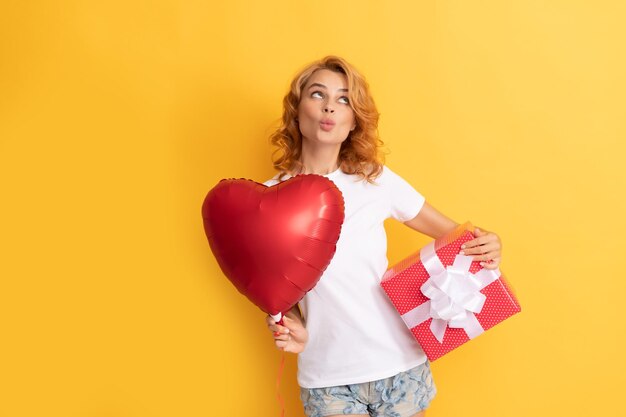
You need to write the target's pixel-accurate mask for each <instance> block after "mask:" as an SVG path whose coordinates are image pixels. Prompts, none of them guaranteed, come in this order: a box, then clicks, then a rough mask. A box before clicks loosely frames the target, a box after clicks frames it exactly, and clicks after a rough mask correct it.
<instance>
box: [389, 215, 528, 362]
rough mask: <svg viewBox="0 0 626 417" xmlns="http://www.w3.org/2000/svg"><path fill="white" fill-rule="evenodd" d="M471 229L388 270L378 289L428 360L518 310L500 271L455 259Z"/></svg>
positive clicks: (463, 228) (466, 259)
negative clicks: (380, 289) (396, 312)
mask: <svg viewBox="0 0 626 417" xmlns="http://www.w3.org/2000/svg"><path fill="white" fill-rule="evenodd" d="M473 230H474V226H473V225H472V224H471V223H470V222H467V223H465V224H462V225H459V227H457V228H456V229H455V230H454V231H452V232H450V233H449V234H447V235H445V236H442V237H440V238H439V239H437V240H435V241H434V242H431V243H430V244H428V245H427V246H425V247H424V248H422V249H421V250H420V251H418V252H416V253H414V254H412V255H410V256H408V257H407V258H405V259H403V260H401V261H400V262H398V263H396V264H395V265H393V266H392V267H390V268H389V269H388V270H387V272H386V273H385V275H384V276H383V279H382V281H381V284H380V285H381V287H382V288H383V290H384V291H385V293H386V294H387V296H388V297H389V299H390V300H391V302H392V303H393V305H394V307H395V308H396V310H398V313H400V315H401V316H402V319H403V320H404V322H405V323H406V324H407V327H408V328H409V329H410V330H411V333H413V336H414V337H415V339H417V341H418V342H419V344H420V345H421V347H422V349H423V350H424V352H425V353H426V356H427V357H428V359H429V360H430V361H434V360H435V359H437V358H439V357H441V356H443V355H445V354H446V353H448V352H450V351H451V350H453V349H455V348H457V347H459V346H461V345H462V344H464V343H466V342H468V341H469V340H470V339H473V338H475V337H476V336H478V335H480V334H482V333H483V332H484V331H486V330H488V329H490V328H491V327H493V326H495V325H496V324H498V323H500V322H501V321H503V320H505V319H506V318H508V317H511V316H512V315H514V314H516V313H519V312H520V311H521V307H520V305H519V302H518V301H517V299H516V297H515V295H514V293H513V291H512V289H511V287H510V285H509V284H508V283H507V282H506V280H505V279H504V277H503V276H502V274H501V273H500V271H499V269H496V270H489V269H486V268H483V267H482V266H480V263H479V262H478V261H472V260H471V256H469V255H468V256H463V255H460V254H459V252H460V251H461V245H462V244H463V243H465V242H467V241H469V240H472V239H474V238H475V236H474V235H473V233H472V231H473ZM473 256H475V255H473Z"/></svg>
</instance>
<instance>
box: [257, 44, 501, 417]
mask: <svg viewBox="0 0 626 417" xmlns="http://www.w3.org/2000/svg"><path fill="white" fill-rule="evenodd" d="M283 105H284V112H283V118H282V124H281V126H280V128H279V129H278V130H277V131H276V132H275V133H274V134H273V135H272V138H271V139H272V143H273V144H274V145H276V146H277V147H278V151H279V152H281V155H280V156H279V157H278V158H277V159H275V161H274V167H275V168H276V169H277V170H278V171H279V173H278V174H277V175H276V176H275V177H274V178H272V179H270V180H268V181H266V182H265V185H268V186H271V185H274V184H277V183H278V182H280V181H283V180H285V179H287V178H290V177H291V176H295V175H298V174H318V175H323V176H325V177H327V178H329V179H331V180H332V181H333V182H334V183H335V184H336V185H337V187H338V188H339V190H340V191H341V192H342V194H343V197H344V203H345V220H344V223H343V225H342V229H341V235H340V237H339V240H338V242H337V249H336V252H335V255H334V257H333V259H332V261H331V262H330V264H329V265H328V267H327V269H326V270H325V271H324V274H323V275H322V277H321V278H320V281H319V282H318V283H317V285H316V286H315V288H314V289H313V290H311V291H309V292H308V293H307V294H306V296H305V297H304V298H303V299H302V300H301V301H300V303H299V306H300V309H301V310H302V314H301V313H300V311H299V309H298V308H297V306H296V307H294V308H293V309H292V310H291V311H290V312H288V313H287V314H286V316H285V318H284V324H285V326H280V325H277V324H276V323H275V322H274V320H273V319H272V318H271V317H270V316H268V317H267V319H266V321H267V325H268V327H269V329H270V330H271V331H272V332H273V335H274V340H275V344H276V346H277V347H278V348H279V349H282V350H284V351H285V352H293V353H297V354H298V384H299V385H300V387H301V388H300V389H301V399H302V402H303V404H304V410H305V413H306V415H307V416H315V417H322V416H336V415H343V416H345V415H351V416H363V415H366V416H367V415H372V416H377V415H381V416H382V415H384V416H398V417H421V416H424V410H425V409H426V408H427V407H428V405H429V403H430V401H431V400H432V398H433V397H434V396H435V393H436V388H435V385H434V383H433V380H432V376H431V374H430V366H429V362H428V360H427V358H426V356H425V354H424V352H423V351H422V349H421V348H420V346H419V344H418V343H417V342H416V340H415V339H414V338H413V337H412V335H411V333H410V332H409V331H408V330H407V328H406V326H405V325H404V323H403V322H402V320H401V318H400V316H399V315H398V314H397V312H396V311H395V310H394V309H393V306H392V305H391V303H390V302H389V300H388V299H387V298H386V295H385V294H384V292H383V290H382V289H381V288H380V285H379V283H380V279H381V277H382V275H383V274H384V272H385V271H386V268H387V266H388V263H387V258H386V245H387V241H386V234H385V230H384V226H383V222H384V220H385V219H386V218H388V217H393V218H395V219H397V220H399V221H402V222H403V223H404V224H406V225H407V226H408V227H410V228H412V229H415V230H417V231H418V232H421V233H423V234H426V235H428V236H430V237H432V238H438V237H439V236H442V235H444V234H446V233H448V232H449V231H451V230H452V229H454V228H455V227H456V226H458V224H457V223H456V222H454V221H452V220H451V219H449V218H448V217H446V216H444V215H443V214H441V213H440V212H439V211H437V210H436V209H435V208H433V207H432V206H431V205H429V204H428V203H427V202H426V201H425V198H424V197H423V196H422V195H421V194H420V193H419V192H418V191H416V190H415V189H414V188H413V187H412V186H411V185H410V184H409V183H407V182H406V181H405V180H404V179H403V178H401V177H400V176H399V175H397V174H396V173H394V172H393V171H392V170H391V169H389V168H388V167H386V166H385V165H384V164H383V162H382V160H381V155H380V153H379V148H380V145H382V142H381V141H380V139H379V138H378V136H377V126H378V116H379V115H378V111H377V110H376V106H375V104H374V101H373V99H372V97H371V95H370V93H369V87H368V84H367V82H366V81H365V79H364V78H363V77H362V76H361V75H360V74H359V72H358V71H357V70H356V69H355V68H354V67H353V66H352V65H350V64H349V63H348V62H346V61H345V60H344V59H342V58H339V57H336V56H327V57H325V58H323V59H321V60H319V61H316V62H314V63H312V64H310V65H308V66H307V67H306V68H304V69H303V70H302V71H301V72H300V73H299V74H298V75H297V76H296V77H295V78H294V80H293V81H292V83H291V88H290V90H289V92H288V93H287V95H286V96H285V98H284V100H283ZM476 234H477V238H475V239H474V240H471V241H469V242H467V243H466V245H465V250H464V252H465V253H464V254H465V255H474V260H478V261H481V265H483V266H484V267H485V268H489V269H495V268H497V267H498V265H499V263H500V248H501V242H500V239H499V237H498V236H497V235H496V234H494V233H489V232H484V231H481V230H479V229H477V230H476Z"/></svg>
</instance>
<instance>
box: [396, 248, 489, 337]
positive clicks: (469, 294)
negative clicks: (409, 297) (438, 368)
mask: <svg viewBox="0 0 626 417" xmlns="http://www.w3.org/2000/svg"><path fill="white" fill-rule="evenodd" d="M420 260H421V261H422V264H423V265H424V268H426V272H428V275H429V276H430V278H429V279H428V280H427V281H426V282H425V283H424V284H422V286H421V287H420V290H421V291H422V293H423V294H424V295H425V296H426V297H428V298H429V299H430V300H429V301H427V302H425V303H423V304H421V305H419V306H417V307H415V308H414V309H412V310H410V311H408V312H406V313H404V314H403V315H402V320H404V322H405V323H406V325H407V326H408V327H409V329H411V328H413V327H415V326H417V325H418V324H420V323H423V322H424V321H426V320H428V319H429V318H432V319H433V320H432V322H431V323H430V331H431V332H432V334H433V335H434V336H435V338H436V339H437V340H438V341H439V343H443V336H444V334H445V332H446V328H447V327H452V328H462V329H463V330H464V331H465V333H466V334H467V336H468V337H469V338H470V339H473V338H475V337H476V336H478V335H479V334H481V333H483V332H484V331H485V329H483V327H482V326H481V325H480V323H479V322H478V319H477V318H476V316H475V314H476V313H480V312H481V310H482V308H483V305H484V304H485V300H486V297H485V295H484V294H482V293H481V292H480V290H482V289H483V288H485V287H486V286H487V285H489V284H491V283H492V282H493V281H495V280H497V279H498V278H499V277H500V270H499V269H495V270H490V269H481V270H480V271H478V272H477V273H476V274H472V273H470V272H469V269H470V266H471V264H472V256H464V255H456V257H455V258H454V263H453V264H452V265H450V266H448V267H447V268H446V267H444V266H443V264H442V263H441V260H440V259H439V257H438V256H437V253H436V252H435V244H434V242H431V243H430V244H428V245H427V246H425V247H424V248H422V250H421V251H420Z"/></svg>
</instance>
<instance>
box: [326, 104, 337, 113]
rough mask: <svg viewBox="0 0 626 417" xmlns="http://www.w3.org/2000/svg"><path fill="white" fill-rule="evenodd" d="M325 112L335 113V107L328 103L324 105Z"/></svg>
mask: <svg viewBox="0 0 626 417" xmlns="http://www.w3.org/2000/svg"><path fill="white" fill-rule="evenodd" d="M324 112H325V113H334V112H335V109H331V108H330V106H328V105H326V106H324Z"/></svg>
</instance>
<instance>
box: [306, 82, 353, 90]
mask: <svg viewBox="0 0 626 417" xmlns="http://www.w3.org/2000/svg"><path fill="white" fill-rule="evenodd" d="M313 87H322V88H326V86H325V85H324V84H320V83H313V84H311V85H310V86H309V88H307V90H308V89H311V88H313ZM337 91H345V92H348V89H347V88H338V89H337Z"/></svg>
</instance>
